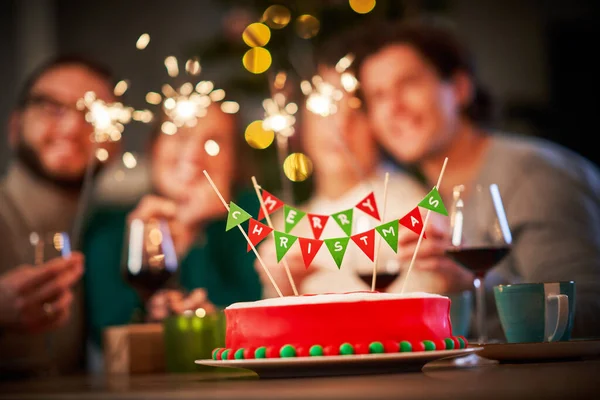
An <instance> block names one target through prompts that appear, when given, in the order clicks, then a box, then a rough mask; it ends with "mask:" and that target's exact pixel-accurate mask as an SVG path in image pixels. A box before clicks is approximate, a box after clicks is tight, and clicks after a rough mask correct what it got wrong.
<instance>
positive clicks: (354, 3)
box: [350, 0, 375, 14]
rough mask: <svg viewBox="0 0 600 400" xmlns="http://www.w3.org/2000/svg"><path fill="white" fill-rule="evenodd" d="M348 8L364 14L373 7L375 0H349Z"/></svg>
mask: <svg viewBox="0 0 600 400" xmlns="http://www.w3.org/2000/svg"><path fill="white" fill-rule="evenodd" d="M350 8H352V9H353V10H354V11H355V12H357V13H359V14H366V13H368V12H370V11H372V10H373V9H374V8H375V0H350Z"/></svg>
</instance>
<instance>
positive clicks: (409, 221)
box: [400, 206, 427, 239]
mask: <svg viewBox="0 0 600 400" xmlns="http://www.w3.org/2000/svg"><path fill="white" fill-rule="evenodd" d="M400 225H402V226H405V227H407V228H408V229H410V230H411V231H413V232H415V233H416V234H417V235H420V234H421V230H423V219H422V218H421V212H420V211H419V206H416V207H415V208H413V210H412V211H411V212H409V213H408V214H406V215H405V216H404V217H402V218H400ZM423 238H424V239H426V238H427V234H426V233H424V234H423Z"/></svg>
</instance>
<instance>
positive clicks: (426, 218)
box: [400, 157, 448, 293]
mask: <svg viewBox="0 0 600 400" xmlns="http://www.w3.org/2000/svg"><path fill="white" fill-rule="evenodd" d="M447 163H448V157H446V159H445V160H444V165H442V170H441V171H440V176H439V178H438V181H437V184H436V185H435V186H434V187H435V188H436V189H439V187H440V184H441V183H442V177H443V176H444V171H445V170H446V164H447ZM429 214H431V210H430V209H427V214H426V215H425V221H423V229H421V234H420V235H419V241H417V247H415V252H414V253H413V256H412V260H411V261H410V265H409V266H408V271H407V272H406V277H405V278H404V283H403V284H402V290H401V291H400V293H404V290H405V289H406V282H408V276H409V275H410V271H411V270H412V268H413V265H414V264H415V260H416V259H417V253H418V252H419V247H421V241H422V240H423V235H425V228H427V222H429Z"/></svg>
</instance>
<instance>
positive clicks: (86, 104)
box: [77, 81, 153, 143]
mask: <svg viewBox="0 0 600 400" xmlns="http://www.w3.org/2000/svg"><path fill="white" fill-rule="evenodd" d="M121 82H126V81H121ZM121 82H119V84H120V83H121ZM119 84H117V87H118V86H119ZM125 90H126V89H125ZM115 91H116V88H115ZM77 109H78V110H81V111H83V110H87V112H86V113H85V120H86V121H87V122H88V123H90V124H91V125H92V126H93V127H94V132H93V134H92V135H93V136H92V141H94V142H96V143H104V142H117V141H119V140H120V139H121V136H122V134H123V131H124V130H125V125H127V124H128V123H129V122H131V120H132V119H133V120H135V121H140V122H144V123H148V122H150V121H152V118H153V114H152V112H151V111H149V110H134V109H133V107H127V106H125V105H123V103H121V102H115V103H107V102H105V101H104V100H101V99H98V98H96V93H94V92H86V93H85V95H84V96H83V98H81V99H79V100H78V101H77Z"/></svg>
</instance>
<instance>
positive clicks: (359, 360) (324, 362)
mask: <svg viewBox="0 0 600 400" xmlns="http://www.w3.org/2000/svg"><path fill="white" fill-rule="evenodd" d="M480 350H482V348H481V347H467V348H465V349H457V350H437V351H435V350H434V351H419V352H410V353H408V352H407V353H386V354H360V355H344V356H317V357H290V358H261V359H250V360H212V359H208V360H196V364H200V365H208V366H211V367H226V368H241V369H247V370H251V371H254V372H255V373H256V374H258V376H259V377H260V378H299V377H316V376H341V375H368V374H388V373H398V372H415V371H421V369H422V368H423V366H425V364H427V363H429V362H431V361H436V360H441V359H446V358H456V357H462V356H466V355H469V354H472V353H475V352H478V351H480Z"/></svg>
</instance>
